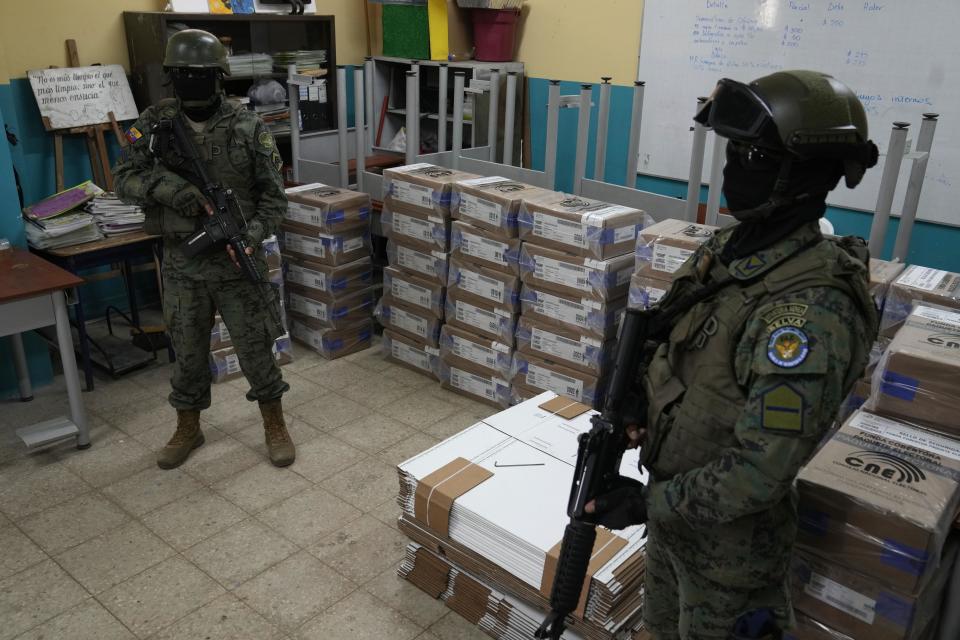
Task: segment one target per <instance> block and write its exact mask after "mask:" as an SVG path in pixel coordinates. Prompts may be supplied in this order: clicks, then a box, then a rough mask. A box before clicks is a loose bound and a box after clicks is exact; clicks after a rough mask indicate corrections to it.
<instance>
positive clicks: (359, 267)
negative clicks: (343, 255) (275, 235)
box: [284, 256, 373, 296]
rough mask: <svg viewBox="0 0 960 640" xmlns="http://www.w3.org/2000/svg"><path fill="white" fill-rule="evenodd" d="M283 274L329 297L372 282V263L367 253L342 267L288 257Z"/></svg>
mask: <svg viewBox="0 0 960 640" xmlns="http://www.w3.org/2000/svg"><path fill="white" fill-rule="evenodd" d="M284 277H285V278H286V281H287V282H292V283H294V284H296V285H299V286H301V287H305V288H307V289H313V290H315V291H318V292H320V293H322V294H325V295H327V296H342V295H344V294H347V293H352V292H354V291H361V290H363V289H367V288H368V287H370V286H372V285H373V262H372V261H371V259H370V257H369V256H367V257H364V258H360V259H359V260H355V261H353V262H348V263H346V264H342V265H340V266H330V265H326V264H323V263H322V262H316V261H314V260H306V259H304V258H295V257H293V256H289V257H288V258H287V263H286V274H285V276H284Z"/></svg>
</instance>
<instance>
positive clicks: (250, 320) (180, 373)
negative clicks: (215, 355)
mask: <svg viewBox="0 0 960 640" xmlns="http://www.w3.org/2000/svg"><path fill="white" fill-rule="evenodd" d="M268 295H273V294H268ZM217 311H219V312H220V315H221V316H222V317H223V322H224V323H225V324H226V325H227V330H229V331H230V338H231V341H232V342H233V346H234V349H235V350H236V353H237V358H238V360H239V361H240V368H241V370H242V371H243V375H244V376H246V378H247V382H249V383H250V391H248V392H247V399H248V400H251V401H253V400H259V401H263V402H266V401H269V400H277V399H279V398H280V397H281V396H282V395H283V393H284V392H285V391H287V390H288V389H289V388H290V387H289V385H287V383H286V382H284V381H283V374H281V373H280V367H279V366H278V365H277V363H276V360H274V357H273V351H272V349H273V343H274V340H276V338H277V337H279V336H278V335H277V334H276V329H275V328H274V326H273V322H272V321H271V319H270V314H269V312H268V309H267V307H266V302H265V301H264V298H263V296H262V294H261V293H260V291H259V290H258V289H257V287H256V286H255V285H254V284H252V283H250V282H248V281H246V280H239V279H237V280H225V281H224V280H221V281H206V280H195V279H191V278H185V277H183V276H182V275H180V274H178V273H176V271H175V270H173V269H164V272H163V317H164V321H165V322H166V325H167V332H168V334H169V336H170V339H171V341H172V343H173V350H174V352H175V353H176V357H177V361H176V363H175V364H174V367H173V377H172V379H171V380H170V383H171V386H172V387H173V390H172V391H171V392H170V404H171V405H173V407H174V408H175V409H187V410H190V409H192V410H197V411H200V410H203V409H207V408H209V407H210V382H211V380H212V378H213V376H212V373H211V371H210V362H209V354H210V331H211V330H212V329H213V320H214V314H215V313H216V312H217Z"/></svg>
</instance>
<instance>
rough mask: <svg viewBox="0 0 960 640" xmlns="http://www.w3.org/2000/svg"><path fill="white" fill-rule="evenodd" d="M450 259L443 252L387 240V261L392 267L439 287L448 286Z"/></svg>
mask: <svg viewBox="0 0 960 640" xmlns="http://www.w3.org/2000/svg"><path fill="white" fill-rule="evenodd" d="M449 259H450V257H449V255H448V254H446V253H444V252H443V251H437V250H436V249H431V250H427V249H424V248H423V247H422V246H420V245H416V246H415V245H413V243H407V242H404V241H397V240H387V261H388V262H389V263H390V266H391V267H397V268H398V269H402V270H404V271H408V272H410V273H414V274H418V275H420V276H422V277H424V278H426V279H427V280H430V281H432V282H436V283H437V284H439V285H446V284H447V268H448V262H449Z"/></svg>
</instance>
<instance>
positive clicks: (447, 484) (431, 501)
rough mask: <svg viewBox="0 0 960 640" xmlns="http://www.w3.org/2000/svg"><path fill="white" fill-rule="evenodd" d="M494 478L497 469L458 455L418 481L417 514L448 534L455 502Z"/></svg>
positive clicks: (415, 504) (439, 531) (441, 531)
mask: <svg viewBox="0 0 960 640" xmlns="http://www.w3.org/2000/svg"><path fill="white" fill-rule="evenodd" d="M491 477H493V472H491V471H488V470H487V469H484V468H483V467H481V466H479V465H476V464H474V463H472V462H470V461H469V460H467V459H466V458H456V459H455V460H453V461H452V462H449V463H447V464H445V465H443V466H442V467H440V468H439V469H437V470H436V471H434V472H433V473H431V474H430V475H428V476H426V477H425V478H423V479H421V480H420V481H419V482H418V483H417V492H416V494H415V495H414V503H413V504H414V516H415V517H416V518H417V520H419V521H420V522H422V523H423V524H424V525H426V526H427V527H428V528H429V529H430V530H431V531H434V532H435V533H437V534H438V535H440V536H441V537H443V538H446V537H448V536H449V533H450V509H451V508H452V507H453V503H454V501H455V500H456V499H457V498H459V497H460V496H462V495H463V494H465V493H467V492H468V491H470V490H471V489H473V488H474V487H476V486H477V485H479V484H481V483H483V482H484V481H486V480H488V479H489V478H491Z"/></svg>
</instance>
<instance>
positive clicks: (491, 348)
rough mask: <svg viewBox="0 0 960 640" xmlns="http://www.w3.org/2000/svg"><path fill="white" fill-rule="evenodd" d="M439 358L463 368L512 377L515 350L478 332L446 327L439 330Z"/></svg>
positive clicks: (451, 326)
mask: <svg viewBox="0 0 960 640" xmlns="http://www.w3.org/2000/svg"><path fill="white" fill-rule="evenodd" d="M440 358H441V359H442V360H443V361H444V362H446V363H447V364H448V365H452V366H458V367H460V368H461V369H473V370H476V371H479V372H480V373H484V374H489V375H490V376H499V377H501V378H509V377H510V367H511V366H512V364H513V349H512V348H511V347H510V346H509V345H506V344H504V343H502V342H499V341H497V340H493V339H491V338H488V337H485V336H481V335H479V334H477V333H476V332H473V331H466V330H464V329H461V328H459V327H456V326H454V325H450V324H445V325H443V329H441V330H440Z"/></svg>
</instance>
